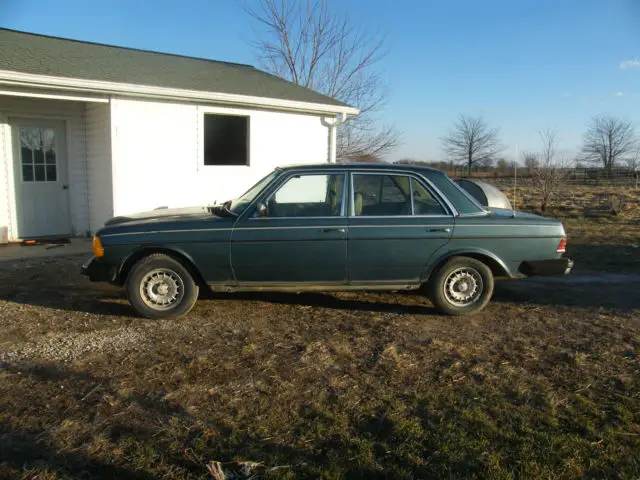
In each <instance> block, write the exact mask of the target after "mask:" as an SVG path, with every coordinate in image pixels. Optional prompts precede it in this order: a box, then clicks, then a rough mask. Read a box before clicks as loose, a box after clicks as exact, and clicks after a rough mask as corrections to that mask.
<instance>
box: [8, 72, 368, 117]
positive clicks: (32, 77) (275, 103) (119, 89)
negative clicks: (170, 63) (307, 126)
mask: <svg viewBox="0 0 640 480" xmlns="http://www.w3.org/2000/svg"><path fill="white" fill-rule="evenodd" d="M0 85H12V86H22V87H32V88H45V89H49V90H50V89H52V88H56V89H60V90H64V91H75V92H78V91H80V92H87V93H98V94H109V95H124V96H134V97H146V98H162V99H166V100H186V101H190V102H198V101H201V102H207V103H220V104H228V105H243V106H247V107H255V108H268V109H274V110H285V111H294V112H301V113H312V114H317V115H337V114H340V113H346V114H347V115H358V114H359V113H360V110H358V109H357V108H354V107H349V106H347V105H327V104H322V103H312V102H300V101H296V100H285V99H279V98H270V97H255V96H251V95H239V94H232V93H222V92H204V91H200V90H185V89H179V88H167V87H157V86H153V85H137V84H130V83H117V82H106V81H102V80H86V79H81V78H68V77H55V76H49V75H37V74H32V73H22V72H15V71H12V70H0Z"/></svg>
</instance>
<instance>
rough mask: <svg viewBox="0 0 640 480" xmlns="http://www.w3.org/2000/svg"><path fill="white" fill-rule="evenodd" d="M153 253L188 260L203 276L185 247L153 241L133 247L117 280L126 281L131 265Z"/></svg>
mask: <svg viewBox="0 0 640 480" xmlns="http://www.w3.org/2000/svg"><path fill="white" fill-rule="evenodd" d="M153 253H164V254H167V255H169V256H172V257H174V258H178V259H180V260H183V261H186V262H187V263H188V265H187V267H190V268H191V269H192V270H193V272H192V273H195V274H197V275H198V276H199V277H200V278H202V273H201V272H200V270H199V269H198V267H197V266H196V262H195V261H194V260H193V257H192V256H191V255H190V254H189V253H187V252H186V251H185V250H184V249H183V248H181V247H179V246H178V245H174V244H171V243H153V244H145V245H140V246H139V247H137V248H135V249H133V250H132V251H131V252H130V253H129V254H128V255H126V256H125V257H123V259H122V260H121V262H120V265H119V266H118V270H117V275H116V279H117V282H118V283H121V284H122V283H124V280H125V279H126V276H127V275H128V273H129V270H130V269H131V267H132V266H133V265H134V264H135V263H136V262H137V261H138V260H139V259H141V258H142V257H145V256H147V255H151V254H153Z"/></svg>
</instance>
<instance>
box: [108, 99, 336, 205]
mask: <svg viewBox="0 0 640 480" xmlns="http://www.w3.org/2000/svg"><path fill="white" fill-rule="evenodd" d="M205 112H207V113H221V114H224V113H226V114H237V115H248V116H249V117H250V143H249V155H250V166H204V162H203V141H202V129H203V125H202V124H203V120H202V119H203V114H204V113H205ZM111 119H112V155H113V157H112V161H113V186H114V187H113V195H114V196H113V200H114V202H113V203H114V214H115V215H123V214H128V213H134V212H138V211H144V210H151V209H154V208H157V207H159V206H168V207H170V208H171V207H185V206H194V205H204V204H210V203H213V201H215V200H217V201H218V202H222V201H225V200H228V199H230V198H233V197H236V196H238V195H240V194H241V193H243V192H244V191H245V190H246V189H247V188H248V187H250V186H251V185H253V184H254V183H255V182H257V181H258V180H259V179H260V178H262V177H263V176H264V175H266V174H267V173H268V172H270V171H271V170H273V168H274V167H276V166H278V165H286V164H291V163H316V162H324V161H326V159H327V147H328V142H327V128H326V127H325V126H323V125H322V122H321V119H320V117H318V116H312V115H301V114H294V113H279V112H269V111H264V110H250V109H239V108H227V107H209V106H197V105H191V104H179V103H169V102H153V101H143V100H130V99H112V100H111Z"/></svg>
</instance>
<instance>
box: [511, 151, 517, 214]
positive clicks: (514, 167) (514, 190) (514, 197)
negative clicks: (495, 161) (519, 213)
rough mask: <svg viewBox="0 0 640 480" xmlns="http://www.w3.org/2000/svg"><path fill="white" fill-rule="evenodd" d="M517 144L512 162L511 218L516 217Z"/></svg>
mask: <svg viewBox="0 0 640 480" xmlns="http://www.w3.org/2000/svg"><path fill="white" fill-rule="evenodd" d="M517 170H518V144H517V143H516V159H515V161H514V162H513V206H512V208H513V218H516V193H517V190H516V189H517V185H518V175H517Z"/></svg>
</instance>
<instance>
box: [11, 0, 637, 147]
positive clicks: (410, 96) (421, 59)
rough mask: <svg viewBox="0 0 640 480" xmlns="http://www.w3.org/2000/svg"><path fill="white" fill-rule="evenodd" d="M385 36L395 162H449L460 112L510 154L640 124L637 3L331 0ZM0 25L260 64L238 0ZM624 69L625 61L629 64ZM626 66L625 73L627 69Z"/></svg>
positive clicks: (33, 1) (65, 10)
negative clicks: (484, 126) (398, 136)
mask: <svg viewBox="0 0 640 480" xmlns="http://www.w3.org/2000/svg"><path fill="white" fill-rule="evenodd" d="M333 5H334V6H336V8H345V5H346V8H347V9H348V11H349V14H350V16H351V17H352V18H353V19H357V21H358V23H359V24H360V25H361V26H363V27H366V28H368V29H371V30H380V31H382V32H384V33H385V34H386V38H387V41H388V49H389V55H388V56H387V58H386V59H385V60H384V63H383V65H382V67H383V69H384V71H385V75H386V78H387V80H388V83H389V86H390V89H391V97H390V99H389V103H388V105H387V107H386V109H385V111H384V114H383V119H384V121H385V122H390V123H394V124H395V125H396V126H397V127H398V129H400V130H401V131H402V132H403V143H402V145H401V146H400V147H399V148H398V149H397V151H396V152H395V153H394V154H393V155H392V156H391V157H392V158H391V159H396V158H402V157H413V158H417V159H422V160H438V159H442V158H443V154H442V152H441V145H440V140H439V138H440V137H441V136H442V135H444V134H445V133H446V131H447V130H448V128H449V127H450V125H451V124H452V122H453V121H454V120H455V119H456V117H457V116H458V115H459V114H468V115H483V116H484V117H485V118H486V119H487V121H488V122H490V123H491V124H492V125H495V126H499V127H500V128H501V135H502V140H503V143H504V144H505V145H506V146H507V149H506V150H505V152H504V153H505V156H506V157H513V156H514V154H515V148H516V144H517V145H518V147H519V149H520V150H527V151H532V150H535V149H536V147H537V134H536V132H537V131H538V130H540V129H542V128H549V127H551V128H557V129H558V131H559V137H560V142H561V149H562V150H564V151H565V152H567V154H572V153H575V152H576V151H577V150H578V148H579V145H580V142H581V137H582V132H583V130H584V128H585V125H586V123H587V122H588V120H589V118H590V117H592V116H593V115H596V114H599V113H608V114H613V115H616V116H620V117H623V118H625V119H629V120H632V121H634V122H637V123H638V124H639V125H640V61H636V59H639V58H640V1H639V0H518V1H514V0H484V1H482V0H446V1H445V0H438V1H436V0H423V1H420V2H418V1H408V0H394V1H389V0H349V2H338V1H335V2H334V3H333ZM0 26H3V27H7V28H14V29H17V30H25V31H31V32H36V33H43V34H49V35H56V36H63V37H69V38H76V39H81V40H88V41H94V42H102V43H108V44H116V45H123V46H130V47H136V48H143V49H150V50H158V51H164V52H171V53H180V54H186V55H193V56H199V57H207V58H213V59H218V60H227V61H233V62H240V63H251V64H255V63H256V59H255V57H254V54H253V52H252V51H251V49H250V47H249V46H248V45H247V41H248V40H250V39H251V38H252V29H251V23H250V21H249V19H248V18H247V15H246V14H245V12H244V11H243V10H242V9H241V8H240V6H239V3H238V2H236V1H234V0H181V1H175V0H154V1H152V0H147V1H137V0H128V1H122V0H111V1H101V2H93V1H87V0H83V1H80V0H59V1H57V2H55V6H54V5H53V4H52V3H51V2H46V1H45V0H0ZM622 62H627V63H626V64H623V63H622ZM623 66H625V67H626V68H622V67H623Z"/></svg>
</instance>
